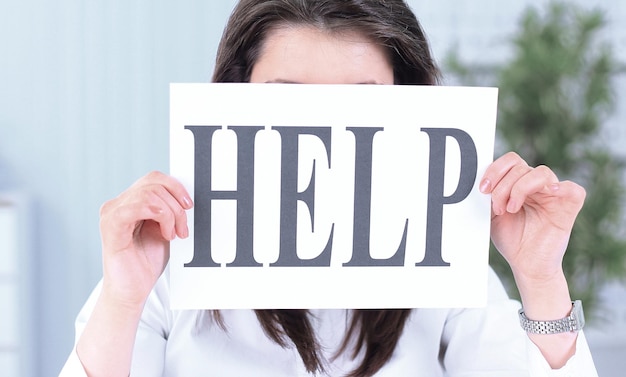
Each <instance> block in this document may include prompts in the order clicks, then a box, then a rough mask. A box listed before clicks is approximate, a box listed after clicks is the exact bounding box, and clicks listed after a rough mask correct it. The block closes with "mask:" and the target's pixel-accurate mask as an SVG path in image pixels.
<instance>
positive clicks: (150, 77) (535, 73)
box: [0, 0, 626, 377]
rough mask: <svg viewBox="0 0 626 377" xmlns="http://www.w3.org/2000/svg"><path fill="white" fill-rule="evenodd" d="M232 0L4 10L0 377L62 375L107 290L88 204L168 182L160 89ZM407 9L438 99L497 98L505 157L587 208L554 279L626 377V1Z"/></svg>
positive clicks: (27, 5)
mask: <svg viewBox="0 0 626 377" xmlns="http://www.w3.org/2000/svg"><path fill="white" fill-rule="evenodd" d="M234 2H235V1H234V0H228V1H206V0H180V1H177V2H154V1H150V2H148V1H135V2H128V1H121V0H111V1H107V2H85V1H79V0H62V1H56V2H50V1H45V0H23V1H19V2H17V1H4V2H2V4H0V303H1V304H0V305H1V310H0V370H1V371H2V375H3V376H27V377H30V376H55V375H57V374H58V372H59V371H60V369H61V367H62V365H63V363H64V361H65V358H66V357H67V355H68V354H69V353H70V351H71V349H72V344H73V340H74V339H73V336H74V329H73V322H74V318H75V316H76V314H77V313H78V311H79V310H80V307H81V306H82V304H83V302H84V301H85V299H86V298H87V296H88V294H89V293H90V291H91V289H92V288H93V287H94V285H95V284H96V283H97V281H98V280H99V279H100V276H101V256H100V241H99V232H98V211H99V207H100V205H101V204H102V203H103V202H104V201H106V200H108V199H110V198H113V197H115V196H116V195H118V194H119V193H120V192H121V191H123V190H124V189H125V188H126V187H128V186H129V185H131V184H132V183H133V182H134V181H135V180H136V179H138V178H139V177H141V176H143V175H144V174H146V173H147V172H149V171H151V170H162V171H168V158H169V157H168V132H169V131H168V130H169V128H168V127H169V114H168V111H169V110H168V107H169V83H171V82H207V81H209V80H210V77H211V71H212V68H213V60H214V57H215V51H216V49H217V43H218V41H219V38H220V36H221V32H222V29H223V27H224V24H225V22H226V19H227V17H228V15H229V14H230V11H231V9H232V7H233V4H234ZM409 3H410V4H411V6H412V7H413V10H414V11H415V12H416V14H417V16H418V18H419V19H420V20H421V22H422V24H423V26H424V28H425V30H426V32H427V34H428V36H429V38H430V42H431V45H432V49H433V52H434V55H435V57H436V58H437V60H438V61H439V62H440V64H441V66H442V68H443V70H444V72H445V79H444V84H448V85H458V84H464V85H496V86H499V87H500V88H501V91H500V103H501V106H500V110H499V112H500V113H499V122H500V123H499V125H498V127H499V129H500V130H501V131H500V133H499V135H498V138H499V142H498V145H499V148H500V150H506V149H510V148H513V149H515V150H517V151H520V152H521V153H522V154H524V155H525V156H529V157H528V158H529V159H531V160H532V161H537V163H546V162H549V163H550V165H551V166H555V167H557V170H558V171H559V172H560V174H562V176H564V177H571V178H574V179H577V180H578V181H580V182H582V183H583V184H584V185H585V187H586V188H587V190H588V192H589V193H590V194H591V195H590V197H593V200H592V203H591V204H590V205H588V206H589V207H590V208H595V209H594V210H589V211H588V212H589V214H588V215H585V217H584V220H582V221H581V224H580V225H577V227H578V228H577V231H578V233H580V234H581V236H578V238H573V239H572V244H571V247H570V248H571V250H570V251H568V253H570V254H571V258H570V259H571V262H569V265H568V266H566V268H567V269H568V271H569V272H568V273H569V274H570V276H571V277H570V279H572V280H571V281H572V289H573V291H575V292H576V293H579V294H580V295H585V296H584V297H586V298H587V300H589V316H590V319H591V324H590V326H589V329H588V330H587V331H586V333H587V336H588V339H589V342H590V345H591V347H592V352H593V354H594V358H595V359H596V362H597V364H598V371H599V374H600V375H601V376H603V377H607V376H622V375H623V374H622V373H623V370H625V369H626V358H625V357H624V355H626V289H625V288H624V281H625V276H624V268H626V267H625V262H624V254H626V249H625V247H624V245H625V242H626V241H624V240H625V239H626V236H625V229H624V228H625V226H624V224H626V222H625V220H624V218H625V216H624V207H625V202H624V184H626V182H625V180H624V165H623V160H624V159H625V158H626V148H624V145H626V126H625V124H624V122H625V121H626V102H625V101H624V100H623V98H624V95H626V75H625V74H624V73H625V70H624V64H625V63H626V27H625V26H624V25H626V2H622V1H612V0H586V1H582V0H581V1H568V2H562V3H561V5H560V6H554V5H552V3H551V2H549V1H547V0H519V1H509V2H502V1H496V0H473V1H469V0H454V1H453V0H442V1H437V2H435V1H428V2H427V1H417V0H412V1H409ZM529 9H534V11H532V10H531V11H529ZM559 9H560V10H559ZM596 10H598V11H596ZM533 46H534V47H533ZM576 46H579V47H580V48H578V49H576V48H575V47H576ZM551 54H552V55H551ZM566 63H572V64H566ZM541 85H546V86H541ZM545 93H547V94H546V95H543V94H545ZM533 99H534V100H535V101H534V102H533ZM516 116H517V117H516ZM502 122H505V123H502ZM547 125H549V127H548V126H547ZM518 126H519V127H518ZM542 126H544V127H542ZM516 129H517V131H515V130H516ZM547 129H557V130H558V131H556V132H552V133H546V132H545V130H547ZM528 135H537V136H536V137H534V138H533V137H531V138H529V137H527V136H528ZM554 150H556V151H559V152H558V153H556V155H555V154H554V153H552V154H550V153H549V151H554ZM493 263H494V265H496V266H498V265H499V263H500V262H499V261H498V260H497V259H495V258H494V259H493ZM502 274H503V275H506V273H505V272H502ZM503 279H504V280H505V281H506V279H507V278H506V276H503ZM511 294H513V295H514V294H515V292H511ZM586 306H587V305H586ZM618 371H621V372H620V373H618Z"/></svg>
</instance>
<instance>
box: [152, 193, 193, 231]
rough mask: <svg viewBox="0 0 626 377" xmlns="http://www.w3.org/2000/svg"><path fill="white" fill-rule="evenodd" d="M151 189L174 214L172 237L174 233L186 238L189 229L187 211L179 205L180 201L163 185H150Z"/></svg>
mask: <svg viewBox="0 0 626 377" xmlns="http://www.w3.org/2000/svg"><path fill="white" fill-rule="evenodd" d="M151 190H152V191H153V192H154V193H155V194H156V195H158V196H159V197H160V198H161V200H162V201H163V202H164V203H165V204H166V205H167V206H168V208H169V211H170V212H171V213H172V215H173V216H174V231H175V233H174V234H173V235H172V239H174V237H175V236H176V235H178V236H179V237H181V238H186V237H187V236H188V235H189V229H188V227H187V213H186V211H185V208H183V207H182V206H181V203H180V202H179V201H178V200H177V199H176V198H175V197H174V196H173V195H172V194H171V192H170V191H169V190H167V189H166V188H165V187H164V186H161V185H153V186H151Z"/></svg>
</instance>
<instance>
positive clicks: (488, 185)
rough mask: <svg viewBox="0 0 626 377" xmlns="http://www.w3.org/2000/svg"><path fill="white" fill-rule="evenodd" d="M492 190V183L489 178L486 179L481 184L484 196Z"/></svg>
mask: <svg viewBox="0 0 626 377" xmlns="http://www.w3.org/2000/svg"><path fill="white" fill-rule="evenodd" d="M490 188H491V181H490V180H489V179H488V178H485V179H483V180H482V182H480V188H479V189H480V192H482V193H483V194H486V193H488V192H489V189H490Z"/></svg>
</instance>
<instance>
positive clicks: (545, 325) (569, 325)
mask: <svg viewBox="0 0 626 377" xmlns="http://www.w3.org/2000/svg"><path fill="white" fill-rule="evenodd" d="M519 320H520V324H521V325H522V328H523V329H524V331H526V332H527V333H531V334H560V333H564V332H574V331H580V330H582V329H583V327H584V326H585V313H583V304H582V302H581V301H580V300H576V301H574V302H572V311H571V312H570V314H569V315H568V316H567V317H565V318H562V319H557V320H553V321H534V320H532V319H528V318H527V317H526V315H525V314H524V309H520V311H519Z"/></svg>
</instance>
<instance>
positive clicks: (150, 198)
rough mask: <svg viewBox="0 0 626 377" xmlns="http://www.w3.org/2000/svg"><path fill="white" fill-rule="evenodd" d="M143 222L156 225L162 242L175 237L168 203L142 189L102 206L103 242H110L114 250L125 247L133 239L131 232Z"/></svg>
mask: <svg viewBox="0 0 626 377" xmlns="http://www.w3.org/2000/svg"><path fill="white" fill-rule="evenodd" d="M144 221H154V222H155V223H157V224H158V225H159V230H160V234H161V237H162V238H163V239H164V240H168V241H169V240H171V239H172V238H173V237H174V236H175V232H174V224H175V218H174V215H173V213H172V211H171V210H170V208H169V206H168V204H167V203H165V202H164V201H163V200H162V199H161V198H160V196H159V195H157V194H156V193H155V192H153V191H151V190H147V189H144V190H141V191H140V192H134V193H133V195H132V196H131V197H124V198H123V199H118V200H114V201H112V202H111V203H110V204H107V205H105V206H103V213H102V215H101V230H102V233H103V242H107V241H111V242H112V243H114V244H115V245H117V246H118V247H127V246H128V245H129V244H130V243H131V242H132V240H133V237H134V234H135V230H136V229H137V227H138V226H140V225H141V224H142V223H143V222H144ZM116 248H117V247H116Z"/></svg>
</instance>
